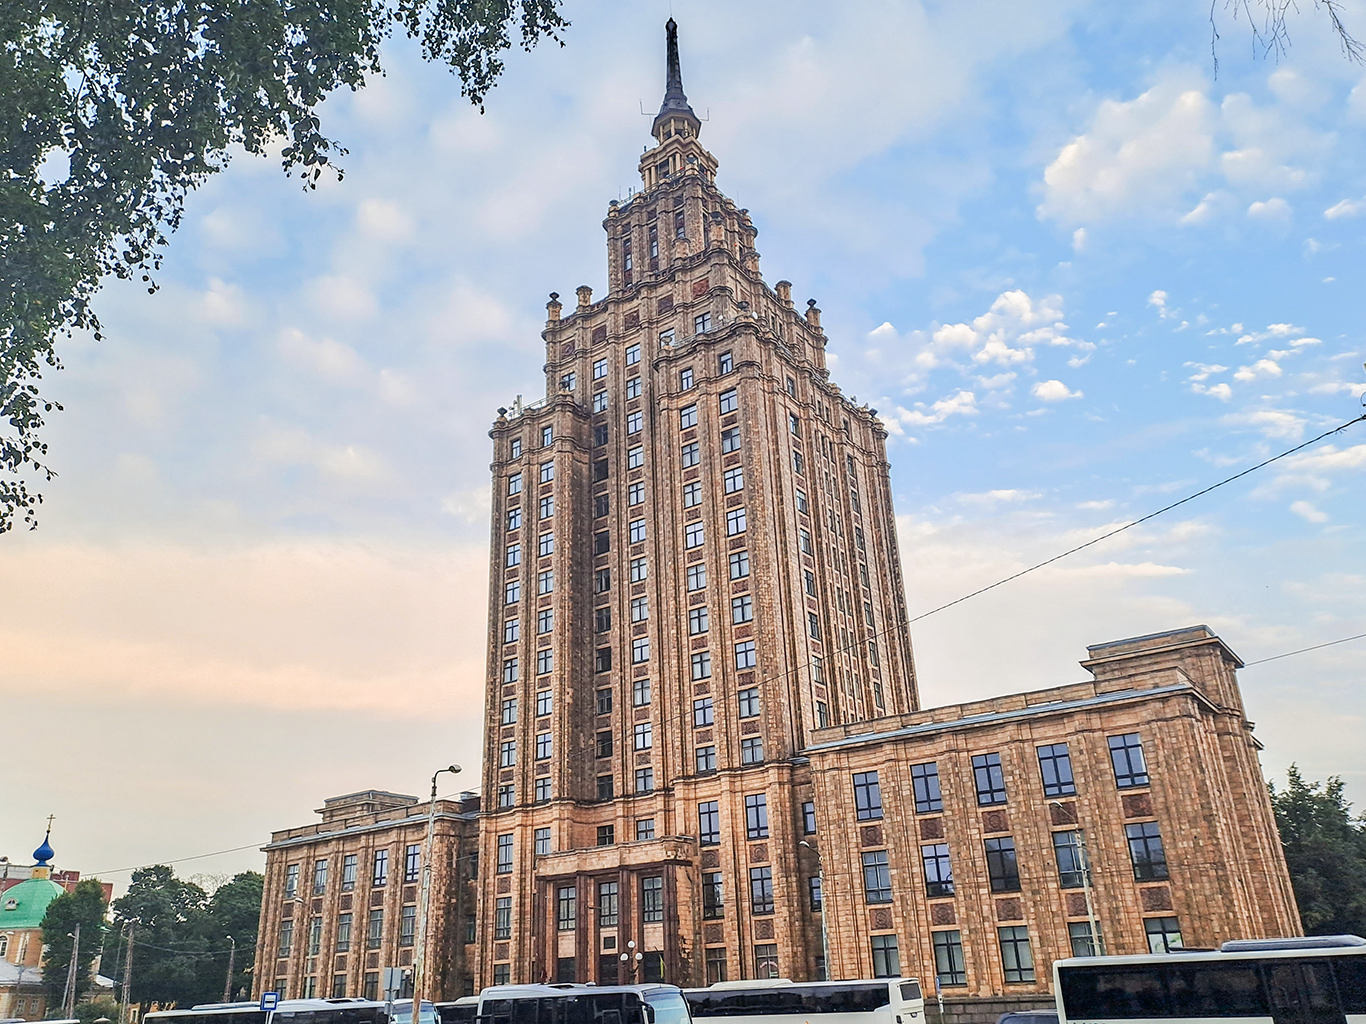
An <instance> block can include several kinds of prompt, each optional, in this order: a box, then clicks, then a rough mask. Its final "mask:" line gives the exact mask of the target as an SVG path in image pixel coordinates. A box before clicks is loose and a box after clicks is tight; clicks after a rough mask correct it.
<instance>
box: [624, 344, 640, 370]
mask: <svg viewBox="0 0 1366 1024" xmlns="http://www.w3.org/2000/svg"><path fill="white" fill-rule="evenodd" d="M639 362H640V346H639V345H629V346H627V348H626V365H627V366H635V365H636V364H637V363H639Z"/></svg>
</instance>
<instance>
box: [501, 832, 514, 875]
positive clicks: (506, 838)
mask: <svg viewBox="0 0 1366 1024" xmlns="http://www.w3.org/2000/svg"><path fill="white" fill-rule="evenodd" d="M498 874H500V875H510V874H512V833H511V832H505V833H503V834H502V835H501V836H499V837H498Z"/></svg>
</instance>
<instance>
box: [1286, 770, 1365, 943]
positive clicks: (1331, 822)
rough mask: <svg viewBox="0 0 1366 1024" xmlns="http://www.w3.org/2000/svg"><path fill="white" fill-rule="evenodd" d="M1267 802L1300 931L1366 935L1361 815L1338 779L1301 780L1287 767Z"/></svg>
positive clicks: (1362, 825)
mask: <svg viewBox="0 0 1366 1024" xmlns="http://www.w3.org/2000/svg"><path fill="white" fill-rule="evenodd" d="M1271 804H1272V807H1273V808H1274V809H1275V812H1276V824H1277V826H1278V827H1279V828H1280V832H1281V845H1282V846H1283V847H1284V849H1285V862H1286V866H1287V867H1288V868H1289V870H1290V884H1291V886H1293V888H1294V890H1295V901H1296V902H1297V903H1298V904H1299V908H1300V920H1301V921H1302V922H1303V924H1304V930H1305V933H1306V934H1309V935H1339V934H1349V935H1366V817H1363V816H1357V815H1353V814H1352V805H1351V804H1350V803H1348V802H1347V801H1346V799H1344V797H1343V787H1342V779H1340V778H1338V777H1337V776H1333V777H1331V778H1329V780H1328V781H1327V783H1318V782H1305V780H1304V778H1303V776H1301V774H1300V770H1299V768H1298V767H1297V766H1295V765H1291V766H1290V770H1289V772H1288V773H1287V781H1286V788H1285V789H1284V790H1281V791H1278V790H1277V789H1276V787H1275V785H1272V786H1271Z"/></svg>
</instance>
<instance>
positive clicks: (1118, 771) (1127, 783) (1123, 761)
mask: <svg viewBox="0 0 1366 1024" xmlns="http://www.w3.org/2000/svg"><path fill="white" fill-rule="evenodd" d="M1109 740H1110V763H1111V764H1112V765H1114V768H1115V785H1116V786H1118V787H1119V788H1120V789H1129V788H1131V787H1133V786H1146V785H1147V784H1148V763H1147V761H1145V760H1144V758H1143V741H1142V740H1141V739H1139V736H1138V733H1136V732H1131V733H1125V734H1124V735H1123V736H1111V737H1109Z"/></svg>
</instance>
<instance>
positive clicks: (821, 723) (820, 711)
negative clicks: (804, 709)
mask: <svg viewBox="0 0 1366 1024" xmlns="http://www.w3.org/2000/svg"><path fill="white" fill-rule="evenodd" d="M829 724H830V709H829V708H827V707H826V706H825V702H824V701H819V700H818V701H816V728H817V729H824V728H826V727H827V726H828V725H829Z"/></svg>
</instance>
